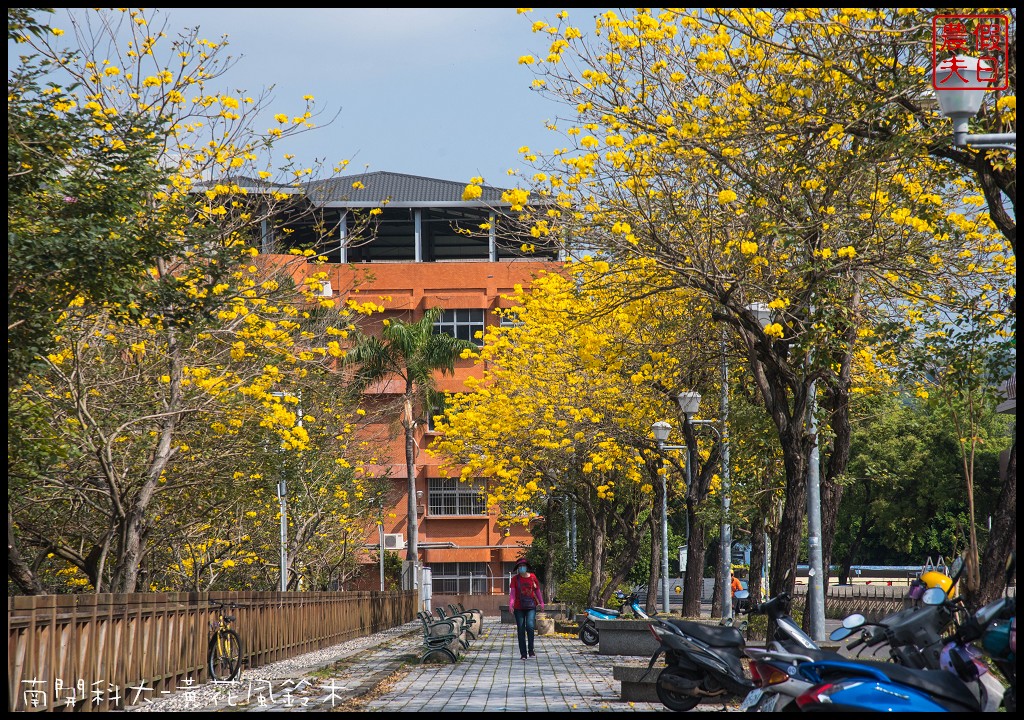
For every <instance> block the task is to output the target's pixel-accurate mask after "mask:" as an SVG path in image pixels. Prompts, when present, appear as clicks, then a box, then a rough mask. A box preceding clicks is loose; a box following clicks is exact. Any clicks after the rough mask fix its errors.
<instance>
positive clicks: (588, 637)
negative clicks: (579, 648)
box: [580, 622, 601, 645]
mask: <svg viewBox="0 0 1024 720" xmlns="http://www.w3.org/2000/svg"><path fill="white" fill-rule="evenodd" d="M580 640H582V641H583V644H584V645H597V644H598V643H599V642H600V641H601V636H600V635H598V634H597V627H595V626H594V625H592V624H591V623H588V622H587V623H583V627H581V628H580Z"/></svg>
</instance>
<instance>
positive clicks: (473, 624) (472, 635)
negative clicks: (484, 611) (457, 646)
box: [437, 603, 480, 640]
mask: <svg viewBox="0 0 1024 720" xmlns="http://www.w3.org/2000/svg"><path fill="white" fill-rule="evenodd" d="M437 614H438V615H440V616H441V617H442V618H444V619H445V620H451V619H453V618H457V617H458V618H462V619H463V620H464V621H465V623H466V634H467V636H468V638H469V639H470V640H476V639H477V638H478V637H480V624H479V622H478V618H477V616H476V615H475V614H474V613H471V612H466V611H465V610H460V609H459V608H457V607H455V605H453V604H452V603H448V609H447V610H445V609H444V608H442V607H438V608H437Z"/></svg>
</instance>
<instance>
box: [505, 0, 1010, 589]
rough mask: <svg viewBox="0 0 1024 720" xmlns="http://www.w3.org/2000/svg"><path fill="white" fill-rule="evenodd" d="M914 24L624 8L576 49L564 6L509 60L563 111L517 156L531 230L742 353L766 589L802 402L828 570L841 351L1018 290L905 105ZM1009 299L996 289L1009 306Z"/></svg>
mask: <svg viewBox="0 0 1024 720" xmlns="http://www.w3.org/2000/svg"><path fill="white" fill-rule="evenodd" d="M922 17H923V16H922V13H921V12H920V11H914V10H904V9H897V10H861V9H855V8H854V9H849V8H845V9H820V8H803V9H779V10H762V9H714V8H712V9H706V10H683V9H660V10H653V9H638V10H635V11H632V12H629V13H625V14H623V15H621V16H620V15H619V14H618V13H617V12H615V11H608V12H605V13H602V14H600V15H598V16H596V17H595V18H594V22H593V27H592V30H591V31H590V32H589V33H588V32H585V31H584V30H583V29H581V28H580V27H577V26H575V25H573V24H571V23H570V21H569V17H568V14H567V13H564V12H563V13H559V14H558V16H557V18H556V19H555V20H554V22H553V23H552V24H549V23H548V22H546V21H545V20H535V21H532V25H531V29H532V30H533V32H535V33H537V34H539V35H541V37H543V38H545V41H544V42H545V47H544V48H543V51H542V52H540V53H538V54H537V55H536V56H534V55H526V56H523V57H522V58H521V59H520V62H521V63H522V64H524V65H527V66H529V67H530V68H531V69H532V70H533V72H534V74H535V80H534V81H533V84H534V87H535V88H537V90H538V92H541V93H542V94H545V95H548V96H549V97H551V98H552V99H554V100H555V101H556V102H559V103H560V104H562V105H563V106H564V107H565V108H567V110H568V113H567V114H568V116H569V117H568V118H566V119H565V120H564V121H561V122H563V123H564V124H560V123H559V122H554V121H552V122H551V123H550V125H551V128H552V130H556V131H558V132H560V133H561V135H562V138H563V141H564V143H565V145H564V146H562V147H558V148H556V149H555V150H554V151H552V152H550V153H547V154H542V153H538V152H536V151H533V150H530V149H526V150H525V152H526V155H527V159H528V160H532V162H533V163H534V164H535V165H536V166H537V168H538V170H539V172H537V173H536V174H535V175H534V176H533V177H532V178H531V181H530V183H531V184H530V189H529V191H528V192H527V191H524V190H521V191H520V192H521V193H522V194H524V195H528V197H529V200H524V201H523V203H522V204H523V206H524V212H528V211H529V210H530V207H528V206H531V207H532V208H533V209H534V211H535V213H536V215H535V217H536V225H535V227H536V228H537V230H538V233H541V234H543V235H544V236H545V237H569V238H579V239H583V240H585V242H586V243H588V244H589V245H590V246H591V247H595V248H599V249H601V250H603V251H604V252H606V253H608V254H609V256H611V257H616V258H620V259H627V258H647V259H650V260H652V261H653V262H655V263H656V264H657V266H658V268H659V269H660V272H661V273H663V275H664V277H665V281H664V283H662V284H663V285H666V286H670V287H679V288H688V289H690V290H692V291H694V292H696V293H697V294H698V296H700V297H701V298H702V299H703V300H704V301H705V302H707V303H708V306H709V308H710V310H711V312H712V314H713V317H714V319H715V320H716V321H717V322H720V323H723V324H724V325H725V326H726V327H727V328H728V332H729V335H730V337H731V342H733V343H736V344H737V345H738V346H739V347H742V348H744V350H745V353H746V355H747V360H748V363H749V369H750V374H751V377H752V379H753V382H754V384H755V385H756V387H757V388H758V391H759V394H760V395H761V398H762V401H763V403H764V407H765V410H766V412H767V413H768V414H769V415H770V417H771V419H772V422H773V424H774V426H775V429H776V433H777V435H778V441H779V445H780V448H781V451H782V454H783V463H784V467H785V474H786V492H785V501H784V506H783V510H782V514H781V521H780V529H779V533H778V536H777V537H776V539H775V542H774V543H773V547H774V549H775V553H774V555H773V572H772V576H771V583H772V586H771V592H772V594H777V593H780V592H783V591H789V592H791V591H792V590H793V586H794V584H795V571H796V563H797V558H798V554H799V548H800V541H801V533H802V529H803V520H804V515H805V505H806V489H807V475H808V470H809V466H808V462H809V456H810V451H811V448H812V447H813V446H814V444H815V442H816V436H815V433H814V431H813V430H812V427H811V424H810V415H809V413H810V412H812V409H813V408H814V406H815V402H814V399H815V392H816V394H817V400H818V404H819V411H818V415H819V418H818V419H819V421H820V423H821V427H822V428H823V429H824V430H826V431H827V433H828V435H829V437H830V439H831V444H830V447H828V448H827V449H826V450H827V451H826V452H824V453H822V468H821V477H822V495H823V530H824V532H823V537H822V538H821V541H822V545H823V548H824V553H823V555H824V564H825V567H826V568H827V567H828V564H829V553H830V546H831V538H832V529H833V527H834V525H835V522H836V516H835V513H836V511H837V509H838V501H839V497H840V496H841V479H842V475H843V473H844V470H845V465H846V461H847V459H848V456H849V440H850V424H849V397H850V388H851V385H852V380H851V376H852V371H853V370H852V368H853V363H854V359H855V358H856V357H857V354H858V353H859V352H861V351H863V350H864V349H868V350H869V351H870V348H872V347H873V346H874V344H875V343H876V342H877V338H876V337H875V336H874V335H873V329H874V328H877V327H879V326H880V324H881V323H882V322H883V321H892V320H893V319H894V318H906V319H910V317H912V316H910V315H908V313H907V308H908V305H911V304H913V303H923V304H926V305H928V304H931V305H943V304H946V303H952V302H955V301H956V299H957V297H958V295H957V294H956V293H948V292H947V288H949V287H952V286H961V287H963V286H970V285H972V284H973V285H976V286H979V285H981V284H982V283H983V282H985V281H986V280H987V279H988V278H989V277H990V276H992V275H998V276H1001V277H1007V276H1009V275H1010V274H1012V269H1013V268H1012V254H1011V255H1009V256H1008V253H1011V252H1012V243H1011V242H1009V241H1008V240H1007V239H1006V237H1005V236H1001V235H1000V233H999V232H998V228H997V227H996V224H995V223H993V221H992V218H991V216H990V214H989V213H988V212H986V209H985V208H983V207H979V205H984V203H985V199H986V198H987V197H988V193H987V192H986V193H984V194H979V193H978V189H977V183H978V182H979V177H981V176H976V175H972V174H971V173H970V172H968V171H966V170H965V168H964V166H962V165H959V164H956V163H950V162H947V158H945V157H944V156H943V155H944V154H943V153H941V152H935V146H936V144H937V143H939V144H941V141H940V139H939V137H940V135H939V134H940V133H942V137H945V133H946V131H947V126H944V125H940V124H939V123H938V122H937V113H936V112H935V111H933V110H928V109H926V108H925V107H923V106H921V105H920V104H918V105H914V106H913V107H911V108H908V103H910V101H911V100H913V99H914V98H917V97H918V96H919V95H920V94H921V93H922V92H923V91H924V90H925V89H926V87H927V79H926V70H925V68H923V67H921V65H920V63H919V62H918V60H919V59H920V58H921V57H922V53H923V49H922V48H923V46H924V45H923V44H924V42H925V39H924V37H923V35H922V30H921V28H922V25H921V22H923V20H922ZM851 28H856V29H857V33H856V35H857V37H859V38H860V39H861V40H862V42H859V43H858V42H851ZM865 38H867V39H866V40H865ZM1009 106H1012V101H1011V102H1010V105H1009ZM1009 106H1008V105H1007V104H1004V112H1005V110H1006V108H1007V107H1009ZM878 129H882V130H884V132H875V130H878ZM997 164H998V163H997ZM986 177H989V176H986ZM980 182H982V183H984V182H985V180H984V178H982V179H981V180H980ZM1009 189H1010V191H1011V194H1012V186H1011V187H1010V188H1009ZM647 292H649V288H648V287H645V286H643V285H640V286H638V287H637V288H636V294H637V295H640V294H643V293H647ZM1012 294H1013V289H1012V283H1007V284H1006V285H1004V286H1003V294H1002V299H1003V301H1004V302H1008V301H1009V298H1010V297H1012ZM758 310H761V311H764V313H765V314H767V317H763V315H762V313H760V312H758ZM911 321H912V320H911ZM690 570H694V568H693V567H692V566H691V568H690ZM697 570H698V571H699V570H700V569H699V568H698V569H697Z"/></svg>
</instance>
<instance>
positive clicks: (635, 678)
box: [612, 665, 662, 703]
mask: <svg viewBox="0 0 1024 720" xmlns="http://www.w3.org/2000/svg"><path fill="white" fill-rule="evenodd" d="M661 671H662V668H660V667H654V668H651V669H650V670H648V669H647V668H646V667H638V666H636V665H616V666H615V667H613V668H612V678H614V679H615V680H618V681H619V682H620V683H622V686H621V688H620V690H619V692H620V698H621V699H622V700H624V701H632V702H653V703H660V702H661V699H660V698H659V697H658V690H657V687H656V683H657V682H658V676H659V675H661Z"/></svg>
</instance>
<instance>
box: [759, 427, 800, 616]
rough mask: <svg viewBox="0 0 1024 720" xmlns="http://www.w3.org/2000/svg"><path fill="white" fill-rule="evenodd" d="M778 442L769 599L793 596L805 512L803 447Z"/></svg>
mask: <svg viewBox="0 0 1024 720" xmlns="http://www.w3.org/2000/svg"><path fill="white" fill-rule="evenodd" d="M782 440H783V442H782V456H783V462H784V464H785V467H786V498H785V503H784V504H783V506H782V517H781V518H780V519H779V530H778V533H777V534H776V540H775V542H774V543H773V545H772V574H771V578H770V579H769V592H768V594H769V596H770V597H775V596H776V595H779V594H781V593H784V592H785V593H789V594H790V595H793V591H794V590H795V588H796V565H797V561H798V560H799V558H800V539H801V537H802V535H803V525H804V515H805V512H806V510H807V448H806V447H804V443H802V442H799V441H798V439H797V438H793V437H791V436H790V437H784V438H782ZM769 630H771V628H769Z"/></svg>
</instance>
